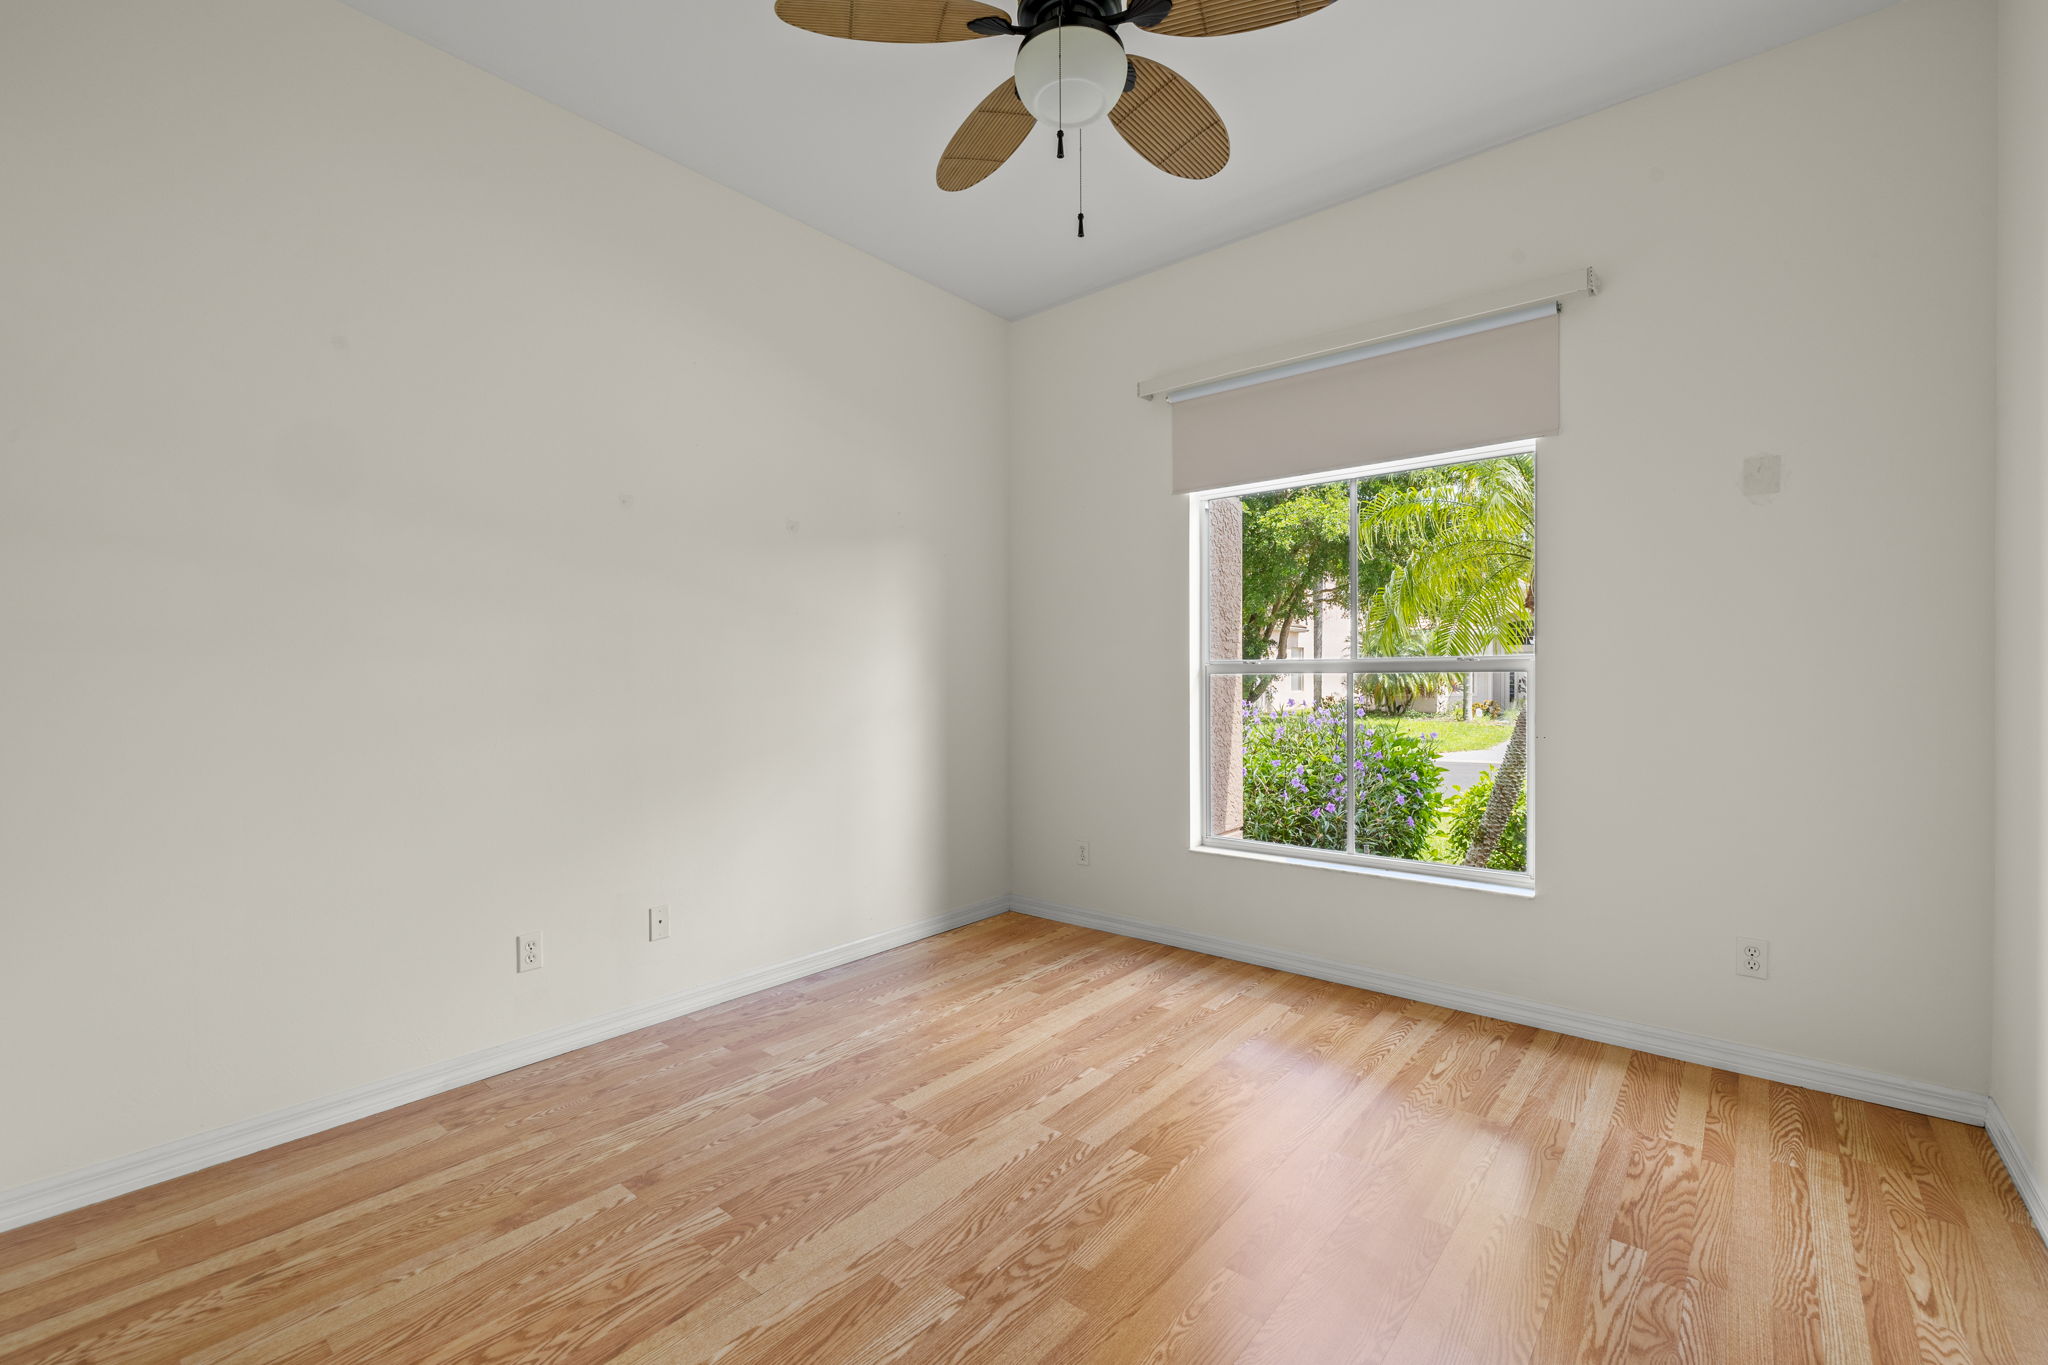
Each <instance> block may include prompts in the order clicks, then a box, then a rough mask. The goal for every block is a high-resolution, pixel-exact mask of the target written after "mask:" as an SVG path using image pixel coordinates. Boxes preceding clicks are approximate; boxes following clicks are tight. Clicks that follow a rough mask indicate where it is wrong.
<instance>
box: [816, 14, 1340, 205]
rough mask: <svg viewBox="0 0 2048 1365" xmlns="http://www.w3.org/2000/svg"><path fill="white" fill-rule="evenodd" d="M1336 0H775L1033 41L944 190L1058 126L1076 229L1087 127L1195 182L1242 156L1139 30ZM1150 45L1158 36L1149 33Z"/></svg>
mask: <svg viewBox="0 0 2048 1365" xmlns="http://www.w3.org/2000/svg"><path fill="white" fill-rule="evenodd" d="M1332 3H1334V0H1015V4H1016V8H1017V13H1016V17H1015V18H1014V19H1013V18H1012V17H1011V16H1010V15H1008V14H1006V13H1004V12H1003V11H1002V10H1000V9H997V8H996V7H995V6H994V5H990V4H985V3H983V0H775V13H776V14H777V15H778V16H780V17H781V19H782V21H783V22H784V23H786V24H791V25H794V26H795V27H797V28H801V29H807V30H809V31H810V32H812V33H820V34H823V35H825V36H826V37H828V38H851V39H854V40H855V41H857V42H867V43H958V42H967V41H971V40H973V39H976V38H1022V39H1023V40H1024V42H1023V44H1022V45H1021V46H1020V47H1019V48H1018V51H1017V65H1016V74H1015V75H1014V76H1013V77H1011V78H1009V79H1006V80H1005V81H1004V82H1003V83H1002V84H1001V85H999V86H997V87H996V88H995V89H993V90H991V91H989V93H988V96H987V98H985V99H983V100H982V102H981V103H980V104H978V105H976V106H975V108H974V112H973V113H971V114H969V115H968V116H967V121H966V122H965V123H962V124H961V125H960V130H959V131H958V132H956V133H954V134H953V140H952V141H951V142H948V143H947V144H946V150H945V151H944V152H942V153H941V154H940V156H939V174H938V184H939V188H940V189H942V190H964V189H966V188H968V187H969V186H970V185H979V184H980V183H981V182H982V181H984V180H986V179H987V178H988V177H989V175H990V173H991V172H993V171H994V170H995V169H996V168H997V167H999V166H1001V165H1002V164H1003V163H1004V162H1005V161H1008V160H1009V159H1010V154H1011V153H1012V152H1015V151H1016V150H1017V149H1018V148H1019V147H1021V146H1023V145H1024V139H1025V138H1027V137H1029V136H1030V135H1031V130H1032V129H1033V128H1035V127H1037V126H1039V125H1040V124H1044V125H1046V126H1047V127H1050V128H1051V129H1052V130H1053V138H1052V143H1053V155H1054V156H1057V157H1064V156H1065V155H1066V154H1067V129H1069V128H1072V129H1074V130H1075V131H1074V163H1075V164H1074V200H1075V203H1074V235H1075V236H1077V237H1085V236H1087V235H1088V231H1087V223H1088V216H1087V214H1086V213H1084V212H1082V208H1083V202H1082V199H1081V165H1082V160H1083V158H1082V155H1081V141H1082V133H1081V130H1082V129H1083V128H1085V127H1086V126H1087V125H1088V124H1091V123H1097V122H1100V121H1101V120H1102V119H1103V118H1104V117H1105V116H1106V117H1107V118H1108V119H1109V121H1110V122H1111V123H1112V124H1114V125H1115V127H1116V130H1117V132H1118V133H1119V134H1120V135H1121V136H1122V137H1123V140H1124V141H1125V142H1127V143H1129V144H1130V147H1131V150H1132V151H1134V152H1136V153H1137V154H1138V155H1139V156H1142V157H1144V158H1145V160H1147V161H1149V162H1151V163H1152V164H1153V165H1155V166H1157V167H1158V168H1159V169H1160V170H1162V171H1165V172H1166V173H1167V174H1168V175H1177V176H1180V177H1181V178H1182V179H1185V180H1206V179H1208V178H1209V177H1210V176H1212V175H1214V174H1216V173H1217V172H1218V171H1220V170H1222V169H1223V167H1224V164H1225V163H1226V162H1228V161H1229V160H1230V134H1229V133H1227V132H1226V131H1224V128H1223V120H1222V119H1220V118H1218V117H1217V116H1216V110H1215V109H1214V108H1213V107H1212V106H1211V105H1210V103H1209V101H1208V100H1206V99H1204V98H1202V94H1201V92H1200V91H1199V90H1196V89H1195V87H1194V86H1192V85H1190V84H1188V83H1187V81H1186V80H1185V79H1183V78H1182V77H1181V76H1180V75H1179V73H1177V72H1175V71H1174V70H1173V69H1172V68H1170V67H1167V66H1164V65H1162V64H1160V63H1159V62H1155V61H1153V60H1151V59H1150V58H1149V57H1141V56H1138V55H1136V54H1134V53H1126V52H1125V51H1124V35H1125V34H1126V33H1128V32H1130V31H1132V30H1143V31H1145V32H1147V33H1155V34H1158V35H1159V36H1160V37H1163V38H1168V39H1174V38H1218V37H1222V36H1223V35H1225V34H1230V33H1249V32H1250V31H1251V30H1253V29H1258V28H1269V27H1271V26H1272V25H1274V24H1285V23H1289V22H1291V21H1293V20H1296V19H1300V18H1303V17H1305V16H1307V15H1310V14H1314V13H1315V12H1316V11H1317V10H1320V9H1323V8H1325V7H1326V6H1328V5H1330V4H1332ZM1147 41H1148V42H1149V41H1150V40H1149V39H1147Z"/></svg>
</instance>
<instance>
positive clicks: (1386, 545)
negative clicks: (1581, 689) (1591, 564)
mask: <svg viewBox="0 0 2048 1365" xmlns="http://www.w3.org/2000/svg"><path fill="white" fill-rule="evenodd" d="M1359 494H1360V503H1359V531H1358V534H1359V553H1360V556H1361V558H1363V557H1365V556H1367V555H1370V556H1371V558H1373V559H1374V560H1377V561H1381V562H1384V563H1386V564H1388V565H1389V566H1391V568H1390V572H1389V573H1388V575H1387V577H1386V579H1385V581H1384V582H1383V583H1382V584H1381V585H1380V587H1379V589H1378V591H1377V592H1375V593H1374V594H1373V596H1372V598H1371V603H1372V607H1371V610H1370V611H1369V612H1368V613H1366V619H1365V620H1364V621H1363V622H1361V623H1360V629H1361V632H1362V633H1363V635H1364V637H1365V639H1364V641H1363V643H1364V644H1365V648H1366V650H1367V652H1370V653H1382V652H1383V653H1386V654H1390V655H1392V654H1400V653H1405V652H1409V651H1412V650H1413V649H1414V647H1415V645H1414V642H1415V641H1416V640H1418V639H1420V640H1422V641H1425V642H1426V648H1427V650H1428V652H1429V653H1430V654H1436V655H1475V654H1484V653H1488V652H1490V651H1496V650H1497V651H1500V652H1502V653H1517V652H1520V651H1522V650H1524V649H1526V648H1527V647H1528V646H1529V645H1530V644H1531V643H1532V640H1533V635H1532V632H1533V630H1534V628H1535V619H1536V555H1535V547H1536V463H1535V460H1534V459H1533V457H1531V456H1528V455H1510V456H1504V457H1501V458H1498V459H1491V460H1479V461H1475V462H1473V463H1471V464H1459V465H1444V466H1440V467H1438V468H1435V469H1426V470H1419V471H1417V472H1416V473H1415V474H1412V475H1408V476H1405V477H1402V478H1397V479H1386V480H1377V479H1376V480H1372V481H1371V482H1369V483H1367V484H1365V485H1363V486H1362V487H1361V488H1360V490H1359ZM1528 749H1529V709H1528V708H1527V707H1526V706H1525V707H1523V708H1522V710H1521V712H1520V713H1519V714H1518V715H1517V716H1516V717H1515V726H1514V729H1513V731H1512V732H1511V733H1510V734H1509V736H1508V747H1507V751H1506V753H1505V754H1504V755H1503V756H1502V758H1501V762H1500V767H1499V768H1498V770H1497V771H1496V772H1495V774H1494V778H1493V785H1492V790H1491V792H1490V793H1489V796H1488V799H1487V804H1486V812H1485V814H1484V815H1483V816H1482V817H1481V819H1480V821H1479V825H1478V829H1477V831H1476V832H1475V833H1474V835H1473V838H1472V843H1471V846H1470V848H1469V849H1468V850H1467V852H1466V855H1465V865H1466V866H1468V867H1486V866H1488V865H1489V864H1490V863H1491V862H1492V860H1493V858H1494V854H1495V851H1496V850H1497V849H1498V848H1499V847H1500V843H1501V838H1502V836H1503V834H1505V833H1506V831H1507V829H1508V826H1509V823H1510V821H1511V820H1512V819H1513V818H1514V814H1515V809H1516V806H1517V804H1518V803H1519V802H1520V800H1521V797H1522V791H1523V785H1524V780H1525V777H1526V773H1527V765H1528Z"/></svg>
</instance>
